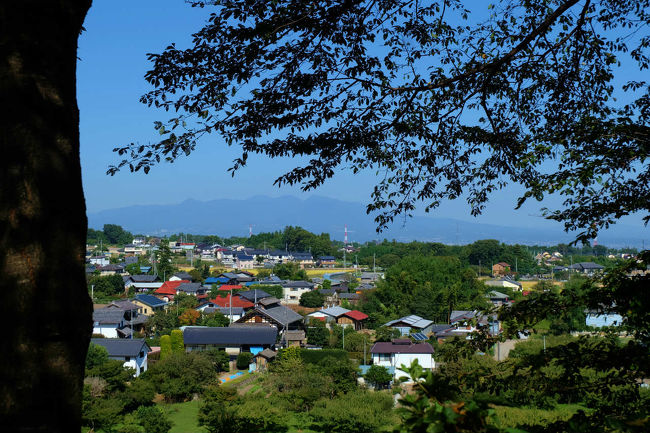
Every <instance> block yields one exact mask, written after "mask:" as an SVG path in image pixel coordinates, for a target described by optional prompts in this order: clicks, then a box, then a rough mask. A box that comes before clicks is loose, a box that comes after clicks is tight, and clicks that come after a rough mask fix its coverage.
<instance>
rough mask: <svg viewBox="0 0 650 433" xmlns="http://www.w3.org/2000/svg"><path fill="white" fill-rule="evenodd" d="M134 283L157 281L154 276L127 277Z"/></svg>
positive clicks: (156, 277)
mask: <svg viewBox="0 0 650 433" xmlns="http://www.w3.org/2000/svg"><path fill="white" fill-rule="evenodd" d="M129 279H130V280H131V281H133V282H134V283H153V282H154V281H156V280H157V279H158V276H156V275H131V276H130V277H129Z"/></svg>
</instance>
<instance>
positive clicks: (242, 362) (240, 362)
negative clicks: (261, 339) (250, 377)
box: [237, 352, 253, 370]
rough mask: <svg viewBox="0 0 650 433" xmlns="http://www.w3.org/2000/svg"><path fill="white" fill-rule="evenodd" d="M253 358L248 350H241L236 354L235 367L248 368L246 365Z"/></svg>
mask: <svg viewBox="0 0 650 433" xmlns="http://www.w3.org/2000/svg"><path fill="white" fill-rule="evenodd" d="M252 359H253V354H252V353H250V352H241V353H240V354H239V355H237V368H238V369H239V370H248V366H249V364H250V363H251V360H252Z"/></svg>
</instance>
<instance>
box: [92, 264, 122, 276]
mask: <svg viewBox="0 0 650 433" xmlns="http://www.w3.org/2000/svg"><path fill="white" fill-rule="evenodd" d="M97 270H98V271H99V275H122V274H123V273H124V266H123V265H119V264H109V265H106V266H98V267H97Z"/></svg>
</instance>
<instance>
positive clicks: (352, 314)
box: [344, 310, 368, 320]
mask: <svg viewBox="0 0 650 433" xmlns="http://www.w3.org/2000/svg"><path fill="white" fill-rule="evenodd" d="M344 315H345V316H348V317H351V318H352V319H354V320H366V319H367V318H368V315H367V314H364V313H362V312H361V311H359V310H352V311H348V312H347V313H345V314H344Z"/></svg>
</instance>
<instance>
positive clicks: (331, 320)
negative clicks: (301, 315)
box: [307, 307, 352, 327]
mask: <svg viewBox="0 0 650 433" xmlns="http://www.w3.org/2000/svg"><path fill="white" fill-rule="evenodd" d="M349 312H350V310H348V309H347V308H342V307H329V308H322V309H320V310H317V311H314V312H313V313H309V314H308V315H307V317H308V318H309V320H311V319H317V320H323V321H324V322H325V324H326V326H328V327H329V326H331V325H332V324H339V318H341V317H343V316H345V315H346V314H347V313H349ZM351 320H352V319H351V318H349V317H348V318H347V320H346V323H345V324H346V325H349V324H351V323H352V322H351Z"/></svg>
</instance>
